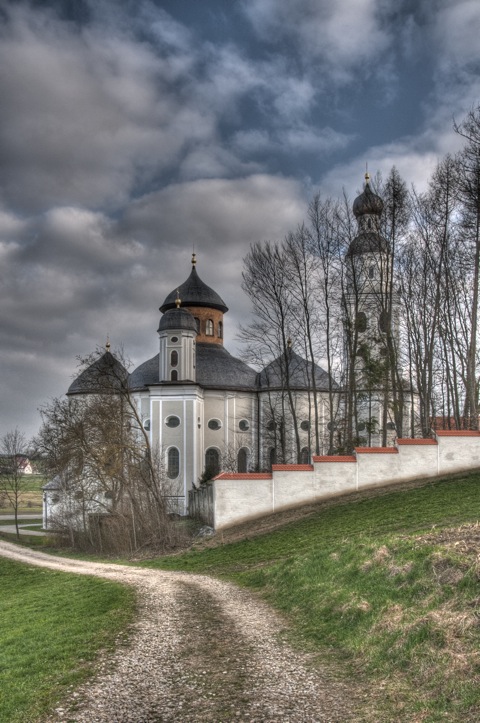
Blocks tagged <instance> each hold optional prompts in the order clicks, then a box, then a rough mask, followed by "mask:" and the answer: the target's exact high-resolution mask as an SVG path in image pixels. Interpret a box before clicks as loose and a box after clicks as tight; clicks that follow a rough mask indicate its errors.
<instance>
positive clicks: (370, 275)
mask: <svg viewBox="0 0 480 723" xmlns="http://www.w3.org/2000/svg"><path fill="white" fill-rule="evenodd" d="M368 278H369V279H374V278H375V266H369V267H368Z"/></svg>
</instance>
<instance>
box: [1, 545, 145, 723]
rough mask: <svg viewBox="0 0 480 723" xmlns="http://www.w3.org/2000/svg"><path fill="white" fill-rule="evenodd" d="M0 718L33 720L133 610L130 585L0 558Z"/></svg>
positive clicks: (76, 678)
mask: <svg viewBox="0 0 480 723" xmlns="http://www.w3.org/2000/svg"><path fill="white" fill-rule="evenodd" d="M0 579H1V581H2V584H1V585H0V721H8V722H9V723H17V722H18V723H25V721H33V720H36V719H37V717H38V716H40V715H41V714H42V713H44V712H45V711H46V710H47V709H48V708H49V707H50V706H52V705H54V704H55V702H56V701H57V700H59V699H60V697H61V695H62V694H63V693H64V692H65V691H66V690H67V688H68V687H69V686H72V685H75V684H77V683H79V682H80V681H82V680H83V679H84V678H85V677H86V676H87V675H88V674H89V672H90V671H91V669H92V665H93V663H94V661H95V659H96V656H97V654H98V651H99V649H101V648H106V647H110V646H112V645H113V643H114V641H115V639H116V637H117V636H118V635H119V633H120V632H121V631H123V630H124V629H125V627H126V626H127V625H128V622H129V621H130V620H131V617H132V615H133V612H134V603H135V601H134V596H133V592H132V591H131V590H130V588H126V587H124V586H122V585H117V584H114V583H111V582H107V581H104V580H100V579H97V578H93V577H92V578H91V577H83V576H80V575H67V574H65V573H58V572H53V571H50V570H44V569H41V568H33V567H30V566H27V565H21V564H18V563H14V562H11V561H10V560H4V559H2V558H0Z"/></svg>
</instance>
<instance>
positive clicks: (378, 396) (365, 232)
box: [345, 173, 398, 446]
mask: <svg viewBox="0 0 480 723" xmlns="http://www.w3.org/2000/svg"><path fill="white" fill-rule="evenodd" d="M382 212H383V201H382V199H381V198H380V196H378V195H377V194H375V193H374V192H373V191H372V189H371V187H370V178H369V175H368V173H367V174H366V175H365V185H364V190H363V193H361V194H360V195H359V196H358V197H357V198H356V199H355V201H354V203H353V213H354V215H355V217H356V219H357V223H358V233H357V235H356V236H355V238H354V239H353V241H352V242H351V243H350V245H349V248H348V251H347V254H346V259H345V261H346V276H347V283H346V294H345V337H346V347H347V358H348V370H349V374H348V377H349V378H348V391H347V415H348V419H349V424H350V425H351V430H350V432H351V434H350V436H351V438H352V441H353V443H354V444H355V443H357V444H359V445H367V446H384V445H386V444H389V443H391V442H392V441H393V438H394V436H395V421H394V415H393V412H392V409H393V405H392V389H393V388H394V386H395V383H396V382H398V375H397V374H396V371H395V367H396V363H397V359H396V355H397V341H398V298H397V294H396V293H395V290H394V287H393V279H392V256H391V251H390V247H389V243H388V241H387V239H386V238H385V237H384V236H383V235H382V233H381V215H382Z"/></svg>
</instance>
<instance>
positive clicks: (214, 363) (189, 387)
mask: <svg viewBox="0 0 480 723" xmlns="http://www.w3.org/2000/svg"><path fill="white" fill-rule="evenodd" d="M382 208H383V204H382V202H381V199H379V197H378V196H376V195H375V194H373V192H372V191H371V189H370V186H369V183H368V179H367V182H366V185H365V190H364V192H363V194H361V196H359V197H358V198H357V199H356V200H355V204H354V213H355V215H356V217H357V220H358V225H359V229H358V235H357V237H356V238H355V239H354V241H353V242H352V243H351V244H350V248H349V250H348V254H347V259H346V261H347V264H350V268H351V269H352V274H353V276H354V275H355V274H357V276H356V278H357V281H355V284H357V285H356V287H355V290H354V289H353V287H352V284H353V283H354V281H351V282H350V286H349V291H348V293H349V294H350V296H351V299H350V302H348V303H350V304H351V305H352V309H353V313H354V315H355V317H356V320H357V321H356V324H357V327H356V334H357V336H358V335H360V336H361V335H362V334H364V335H365V339H367V338H368V334H367V333H366V332H367V329H370V332H371V330H372V328H375V334H377V333H378V332H380V333H381V332H382V328H383V327H382V324H383V325H385V324H390V323H391V317H389V319H388V320H386V319H385V317H384V315H383V316H382V314H383V311H381V309H383V307H382V305H381V304H380V303H379V301H378V299H379V298H380V297H382V295H385V294H388V291H389V288H390V287H389V284H391V278H389V277H388V274H386V272H385V271H384V269H386V268H388V264H389V261H388V259H389V249H388V244H387V242H386V240H385V239H383V237H382V236H381V234H380V232H379V227H378V219H379V217H380V214H381V212H382ZM359 269H361V270H359ZM372 269H373V270H372ZM353 276H352V278H353ZM358 279H361V282H362V286H361V287H359V286H358ZM354 291H355V293H354ZM160 312H161V314H162V316H161V318H160V323H159V327H158V330H157V333H158V337H159V342H158V343H159V351H158V354H156V355H155V356H154V357H152V358H151V359H148V360H146V361H145V362H143V363H142V364H140V365H139V366H138V367H137V368H136V369H134V371H133V372H132V373H131V374H130V376H129V388H130V390H131V394H132V396H133V398H134V399H135V401H136V404H137V408H138V409H139V411H140V417H141V420H142V424H143V426H144V430H145V431H146V432H147V433H148V435H149V440H150V444H151V447H152V449H155V450H158V451H159V453H160V455H161V457H162V460H163V463H164V468H165V474H166V478H167V483H168V484H167V494H168V496H169V499H170V509H171V511H174V512H177V513H179V514H187V513H188V509H187V507H188V496H189V491H190V490H192V489H194V488H196V487H197V486H198V484H199V482H200V481H202V480H206V479H210V478H212V477H214V476H215V475H216V474H218V473H219V472H220V471H228V472H236V473H246V472H254V471H267V470H270V469H271V467H272V464H275V463H277V462H281V463H299V462H300V463H304V464H309V463H310V461H311V456H312V453H313V452H314V449H313V439H314V438H315V436H316V435H315V433H316V430H314V429H313V420H315V419H317V420H318V432H319V434H318V437H319V439H320V450H319V452H320V454H328V453H329V450H328V448H327V445H328V438H329V434H328V429H329V428H328V425H329V424H330V423H331V422H330V420H331V418H332V414H331V410H330V406H329V404H330V402H329V399H331V396H332V395H331V392H332V389H333V390H334V396H335V398H336V401H335V404H336V405H338V404H342V403H343V402H342V399H343V396H344V391H345V390H344V389H342V388H340V386H338V385H337V384H336V383H335V382H334V381H333V380H331V379H329V377H328V374H327V373H326V372H325V371H324V370H323V369H322V368H320V367H319V366H317V365H312V364H311V363H310V362H307V361H306V360H305V359H303V358H301V357H300V356H298V355H297V354H296V353H295V352H294V351H293V349H291V348H289V350H288V353H287V355H284V356H281V357H279V358H277V359H275V360H273V361H272V362H271V363H270V364H268V365H267V366H266V367H265V368H264V369H262V370H261V371H256V370H254V369H253V368H251V367H250V366H248V365H247V364H245V363H244V362H243V361H241V360H240V359H238V358H236V357H234V356H232V355H231V354H230V353H229V352H228V351H227V350H226V348H225V347H224V343H223V337H224V323H225V322H224V315H225V314H226V313H227V312H228V308H227V306H226V304H225V302H224V301H223V299H222V298H221V297H220V296H219V295H218V294H217V293H216V292H215V291H214V290H213V289H212V288H211V287H210V286H208V285H207V284H206V283H205V282H204V281H203V280H202V279H201V278H200V276H199V274H198V272H197V265H196V257H195V254H194V255H193V257H192V268H191V271H190V274H189V276H188V278H187V279H186V280H185V281H184V282H183V283H181V284H180V285H179V286H178V287H176V288H174V289H173V290H172V291H171V292H170V293H169V294H168V295H167V297H166V298H165V299H164V301H163V303H162V304H161V306H160ZM395 313H396V311H395ZM359 320H360V321H359ZM364 322H365V323H364ZM369 344H370V346H371V347H372V348H375V349H376V347H375V342H374V341H373V337H372V339H371V340H370V342H369ZM377 353H378V354H379V353H380V352H379V351H378V350H376V351H375V354H377ZM106 354H108V355H109V354H110V351H109V350H107V351H106ZM99 361H100V364H101V363H102V360H101V359H100V360H99ZM98 363H99V362H98V361H97V362H96V364H98ZM355 364H357V362H355ZM285 365H287V367H288V395H289V403H290V410H289V409H288V405H286V404H285V395H286V389H285V373H284V371H285ZM357 366H358V364H357ZM352 368H353V369H354V373H355V374H356V375H357V377H358V380H357V381H358V383H359V384H360V385H361V383H362V382H361V377H362V369H361V365H360V367H359V368H358V369H357V368H356V367H352ZM94 371H95V370H93V369H90V370H86V372H83V374H82V375H80V377H78V378H77V379H76V380H75V381H74V382H73V383H72V385H71V386H70V388H69V390H68V392H67V394H68V395H69V396H71V397H74V396H76V395H79V394H85V393H89V391H90V390H89V389H88V385H87V386H86V384H85V379H87V378H89V376H91V374H92V372H94ZM312 374H314V375H315V395H313V394H312V382H311V380H312ZM329 391H330V395H329ZM382 395H383V396H382ZM292 400H293V407H294V410H295V418H296V426H297V434H296V435H294V433H293V428H292V427H293V425H292V414H291V409H292ZM315 403H316V405H317V410H315V409H314V404H315ZM372 404H374V405H377V406H379V408H380V406H381V405H383V407H386V402H385V395H384V394H383V393H382V392H381V391H379V390H378V389H376V390H375V394H373V395H372V394H371V395H370V399H369V405H370V409H366V410H365V411H364V413H365V414H367V415H370V416H369V417H368V419H370V418H371V415H372V408H371V407H372ZM279 410H280V411H279ZM315 411H316V413H315ZM360 424H361V420H360ZM394 426H395V425H394V424H393V425H392V429H391V431H390V434H389V442H391V441H393V437H394V434H395V432H394ZM368 441H369V443H370V445H371V446H378V445H379V444H380V438H379V437H378V435H377V436H376V437H375V439H373V438H372V435H371V434H370V437H369V440H368ZM299 452H300V454H299ZM47 487H48V486H47ZM50 491H51V493H52V494H53V493H54V492H55V489H54V486H53V487H52V489H51V490H50ZM48 500H49V493H48V490H46V504H47V506H48V504H49V502H48ZM49 514H50V513H49Z"/></svg>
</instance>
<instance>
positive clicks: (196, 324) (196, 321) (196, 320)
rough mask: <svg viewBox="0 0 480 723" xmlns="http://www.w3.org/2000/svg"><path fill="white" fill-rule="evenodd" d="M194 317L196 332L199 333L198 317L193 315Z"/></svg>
mask: <svg viewBox="0 0 480 723" xmlns="http://www.w3.org/2000/svg"><path fill="white" fill-rule="evenodd" d="M194 319H195V326H196V327H197V334H200V319H199V318H198V316H194Z"/></svg>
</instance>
